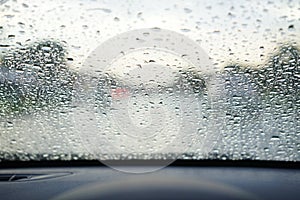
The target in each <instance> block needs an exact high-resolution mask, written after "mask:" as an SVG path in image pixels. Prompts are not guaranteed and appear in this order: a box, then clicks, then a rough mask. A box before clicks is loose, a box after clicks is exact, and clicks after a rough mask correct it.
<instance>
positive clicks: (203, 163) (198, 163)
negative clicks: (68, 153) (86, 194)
mask: <svg viewBox="0 0 300 200" xmlns="http://www.w3.org/2000/svg"><path fill="white" fill-rule="evenodd" d="M109 162H110V164H114V165H124V166H156V165H159V164H160V163H161V161H160V160H127V161H113V160H112V161H109ZM80 166H106V165H105V164H103V163H101V162H100V161H98V160H72V161H61V160H60V161H53V160H52V161H1V162H0V169H5V168H29V167H30V168H32V167H39V168H40V167H80ZM168 166H180V167H257V168H287V169H300V161H295V162H293V161H266V160H176V161H174V162H172V163H171V164H169V165H168Z"/></svg>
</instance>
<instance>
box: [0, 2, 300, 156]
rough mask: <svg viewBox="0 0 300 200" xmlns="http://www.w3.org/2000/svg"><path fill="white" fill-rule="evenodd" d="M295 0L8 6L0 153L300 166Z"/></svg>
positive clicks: (2, 26)
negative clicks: (248, 162) (222, 161)
mask: <svg viewBox="0 0 300 200" xmlns="http://www.w3.org/2000/svg"><path fill="white" fill-rule="evenodd" d="M299 109H300V2H299V1H290V0H281V1H276V0H269V1H258V0H257V1H248V0H232V1H221V0H216V1H211V0H200V1H196V0H189V1H183V0H174V1H169V0H144V1H131V0H126V1H120V0H111V1H108V0H64V1H60V0H47V1H44V0H42V1H40V0H33V1H25V0H0V160H1V161H28V160H35V161H40V160H78V159H80V160H91V159H100V160H111V159H112V160H113V159H116V160H120V159H127V160H130V159H168V158H171V159H178V158H180V159H193V160H203V159H220V160H244V159H247V160H274V161H300V138H299V137H300V122H299V121H300V120H299V116H300V114H299Z"/></svg>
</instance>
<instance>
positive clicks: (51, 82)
mask: <svg viewBox="0 0 300 200" xmlns="http://www.w3.org/2000/svg"><path fill="white" fill-rule="evenodd" d="M65 56H66V51H65V50H64V48H63V47H62V45H60V44H59V43H56V42H53V41H43V42H40V43H35V44H33V45H31V46H28V47H24V48H20V49H16V50H13V51H9V52H6V53H5V54H4V55H3V58H2V61H1V65H0V115H6V114H8V113H12V112H14V113H23V112H30V111H31V110H33V109H40V108H43V107H53V106H57V105H58V104H64V103H65V102H67V101H70V99H71V95H72V88H73V83H74V80H75V77H76V76H75V73H73V72H71V71H70V70H69V68H68V67H67V65H66V59H65Z"/></svg>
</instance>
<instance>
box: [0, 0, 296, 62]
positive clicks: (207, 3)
mask: <svg viewBox="0 0 300 200" xmlns="http://www.w3.org/2000/svg"><path fill="white" fill-rule="evenodd" d="M0 26H2V27H3V28H2V30H0V44H11V45H14V44H16V42H21V43H23V44H26V43H28V44H30V43H31V42H34V41H38V40H41V39H47V38H53V39H58V40H60V41H66V43H67V49H68V52H69V57H72V58H74V61H73V62H72V64H71V65H72V66H73V67H74V68H80V67H81V63H82V62H83V61H84V60H85V59H86V57H87V56H88V55H89V53H91V51H93V50H94V49H95V48H96V47H97V46H98V45H100V44H101V43H102V42H104V41H105V40H107V39H108V38H111V37H113V36H115V35H117V34H119V33H122V32H126V31H129V30H134V29H139V28H151V27H160V28H165V29H169V30H173V31H176V32H179V33H182V34H184V35H186V36H187V37H189V38H190V39H192V40H194V41H196V42H197V43H198V44H199V45H200V46H201V47H202V48H203V49H204V50H205V51H206V52H207V53H208V54H209V56H210V57H211V58H212V59H213V62H214V63H215V64H216V65H217V66H218V67H220V68H222V67H224V66H225V65H227V64H230V63H240V64H243V65H253V66H256V65H259V64H262V63H264V62H265V61H266V60H267V58H268V57H269V56H268V53H274V51H275V50H274V48H275V47H278V46H279V44H280V43H282V42H283V43H284V42H291V41H294V42H296V43H298V45H299V44H300V43H299V41H300V39H299V38H300V37H299V33H300V2H299V1H288V0H283V1H272V0H270V1H246V0H232V1H212V0H200V1H196V0H195V1H183V0H181V1H180V0H173V1H171V0H144V1H142V0H141V1H134V0H127V1H118V0H107V1H100V0H99V1H97V0H94V1H89V0H64V1H61V0H45V1H41V0H31V1H25V0H15V1H13V0H8V1H7V2H6V3H3V4H2V5H0ZM8 35H15V37H10V38H8ZM27 40H30V41H27ZM26 41H27V42H26ZM3 49H4V48H2V50H3Z"/></svg>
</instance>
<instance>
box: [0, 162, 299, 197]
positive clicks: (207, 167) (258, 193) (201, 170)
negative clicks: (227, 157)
mask: <svg viewBox="0 0 300 200" xmlns="http://www.w3.org/2000/svg"><path fill="white" fill-rule="evenodd" d="M65 163H67V162H65ZM195 163H196V164H195ZM220 163H222V162H220ZM224 163H225V164H224ZM235 163H237V164H235ZM248 163H251V162H248ZM253 163H255V162H253ZM265 163H267V165H264V163H263V164H261V163H260V164H259V165H253V164H250V165H249V164H243V165H241V164H240V163H238V162H231V163H230V164H228V162H227V164H226V162H223V164H221V165H220V164H218V165H216V164H207V163H205V162H200V163H197V162H193V163H192V164H191V162H189V161H181V162H175V164H172V165H171V166H168V167H165V168H163V169H160V170H158V171H155V172H151V173H142V174H133V173H124V172H121V171H118V170H114V169H112V168H109V167H106V166H104V165H101V164H98V165H97V164H95V163H93V164H90V163H88V162H87V163H84V162H83V163H80V164H78V163H77V164H75V165H73V166H71V164H72V162H71V163H68V164H67V165H65V166H64V164H59V165H57V164H55V165H53V163H52V164H51V163H50V164H49V166H46V164H47V162H44V163H43V164H36V165H26V164H25V165H24V166H22V165H19V167H13V165H7V164H6V165H5V164H4V165H3V164H2V165H1V170H0V197H1V199H272V200H274V199H291V200H292V199H298V198H299V195H300V190H299V186H300V171H299V163H298V162H296V163H290V162H265ZM73 164H74V162H73ZM127 167H128V168H130V167H133V166H127ZM139 167H140V168H141V167H142V168H147V166H139Z"/></svg>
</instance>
